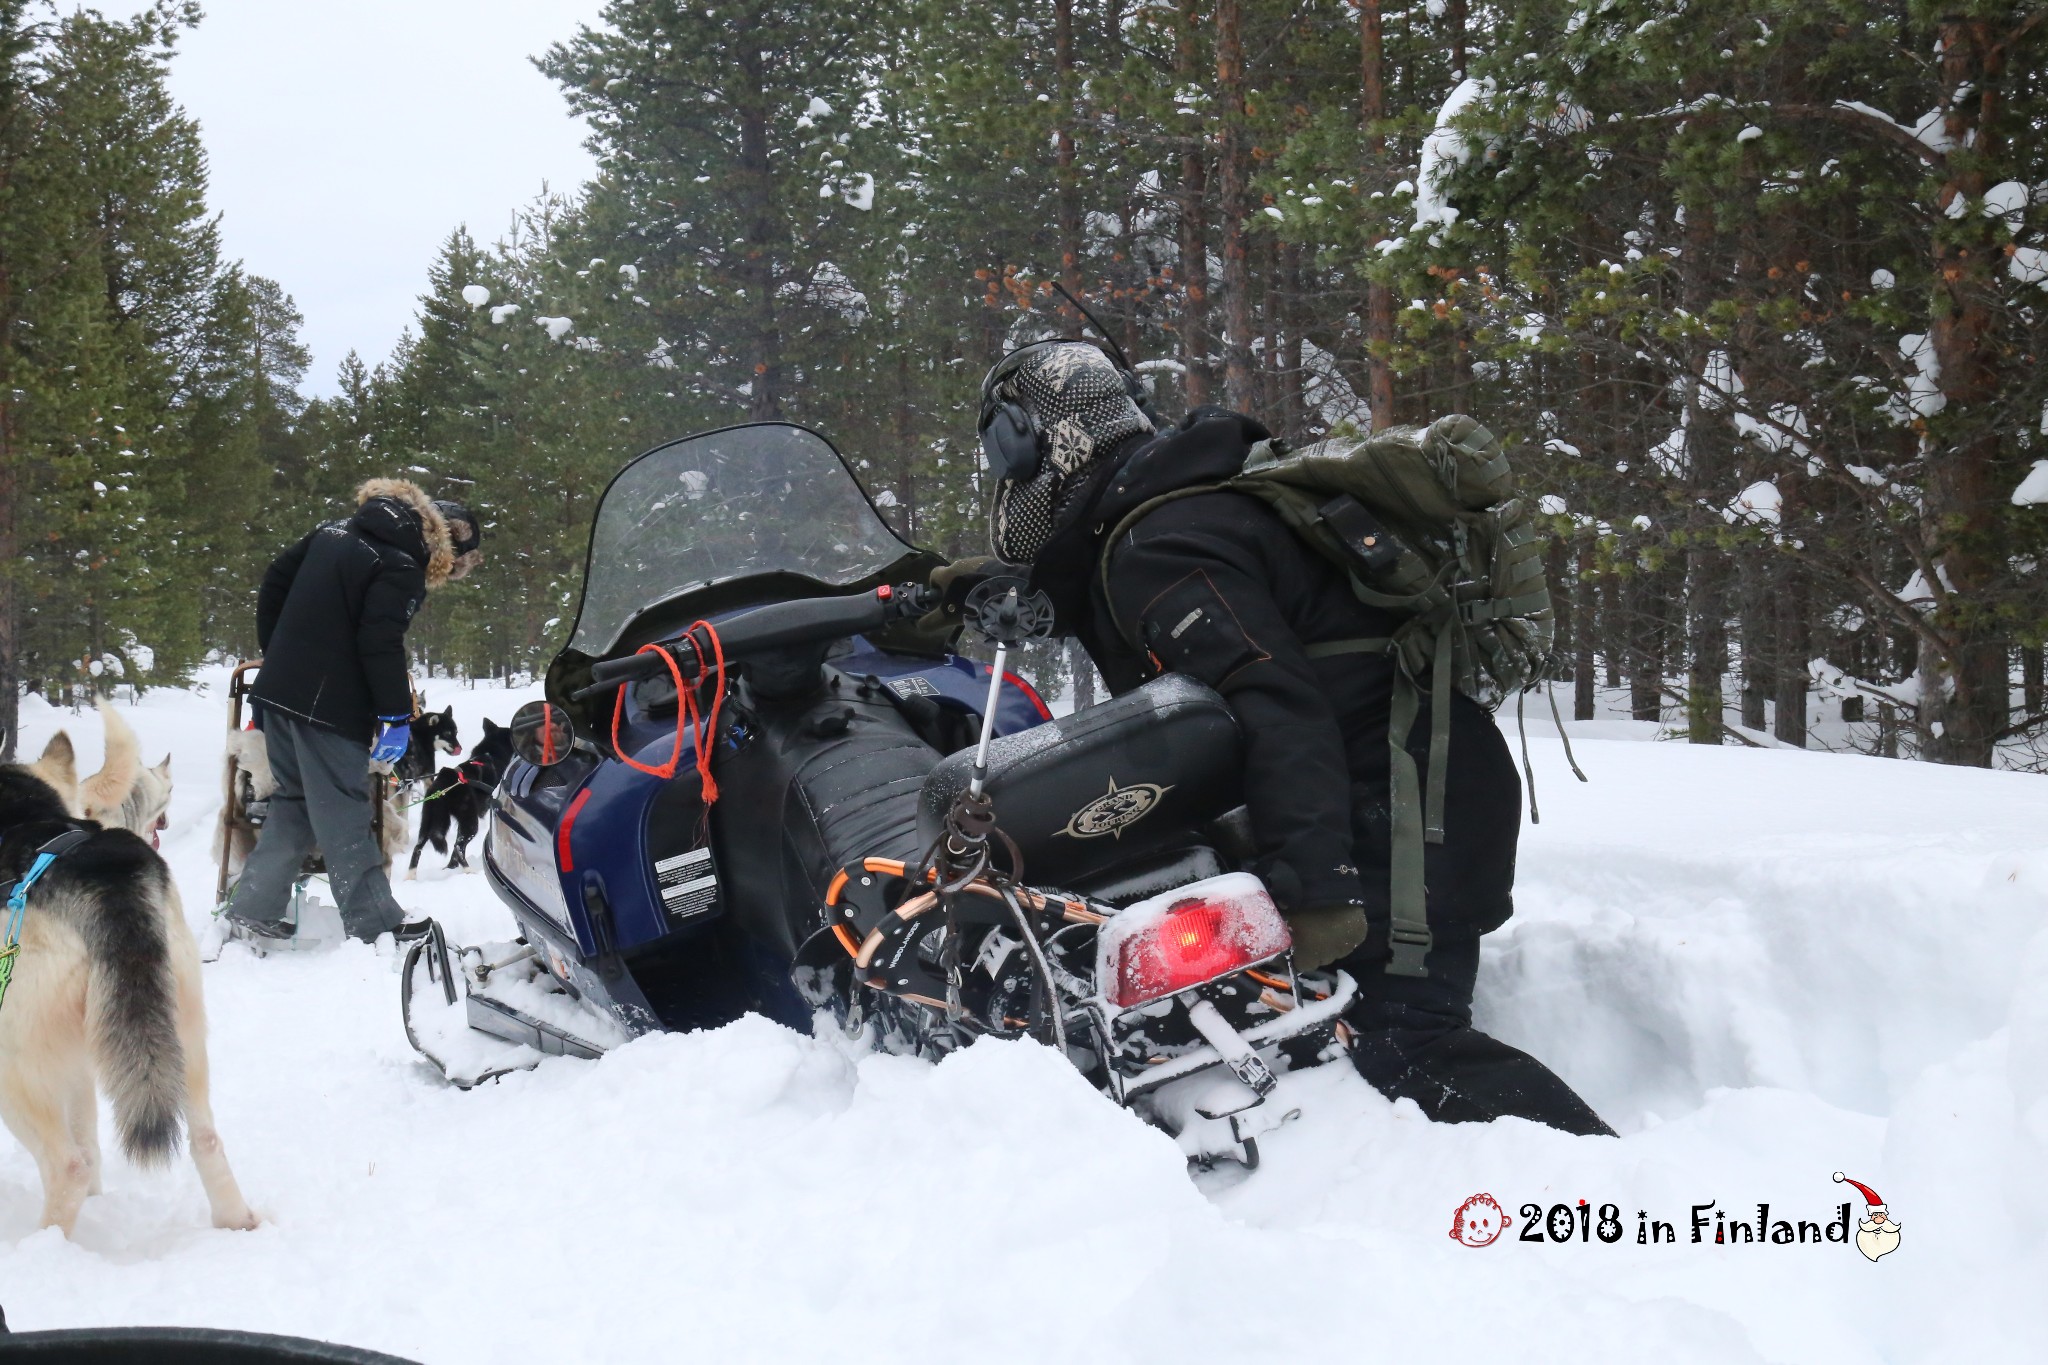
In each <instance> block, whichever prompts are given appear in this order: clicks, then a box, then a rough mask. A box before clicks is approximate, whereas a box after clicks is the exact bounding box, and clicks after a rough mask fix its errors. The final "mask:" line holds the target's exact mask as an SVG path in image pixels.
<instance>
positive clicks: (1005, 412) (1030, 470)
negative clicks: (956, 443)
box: [981, 340, 1060, 483]
mask: <svg viewBox="0 0 2048 1365" xmlns="http://www.w3.org/2000/svg"><path fill="white" fill-rule="evenodd" d="M1059 344H1060V342H1058V341H1057V340H1054V341H1033V342H1028V343H1026V344H1025V345H1022V346H1019V347H1018V348H1017V349H1016V350H1014V351H1012V352H1010V353H1009V354H1008V355H1006V356H1004V357H1003V358H1002V359H1001V360H998V361H997V362H996V363H995V364H994V365H992V366H990V367H989V372H988V377H987V378H986V379H983V380H982V381H981V453H982V454H983V455H985V456H987V457H988V467H989V472H990V473H992V474H994V475H995V476H996V478H998V479H1007V480H1009V481H1011V482H1013V483H1022V482H1024V481H1025V480H1027V479H1030V478H1032V477H1033V476H1034V475H1036V474H1037V473H1038V467H1039V465H1040V464H1042V463H1043V462H1044V460H1045V442H1044V440H1043V439H1042V438H1041V435H1040V432H1039V430H1038V423H1037V422H1036V421H1034V420H1033V419H1032V416H1031V414H1030V413H1029V412H1027V411H1026V410H1025V408H1024V405H1023V404H1022V403H1019V402H1018V401H1017V400H1016V399H1014V398H1005V397H1003V396H1001V394H1000V393H999V392H998V390H1000V389H1001V387H1002V384H1003V381H1004V380H1006V379H1008V378H1009V377H1010V376H1011V375H1013V374H1015V373H1016V372H1017V371H1018V370H1019V369H1020V368H1022V366H1023V364H1024V358H1025V357H1026V356H1029V355H1030V354H1031V353H1032V352H1034V351H1039V350H1042V349H1044V348H1045V347H1047V346H1057V345H1059Z"/></svg>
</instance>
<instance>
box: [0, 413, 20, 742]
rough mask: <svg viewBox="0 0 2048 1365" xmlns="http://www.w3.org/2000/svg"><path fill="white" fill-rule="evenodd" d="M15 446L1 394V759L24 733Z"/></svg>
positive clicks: (9, 416)
mask: <svg viewBox="0 0 2048 1365" xmlns="http://www.w3.org/2000/svg"><path fill="white" fill-rule="evenodd" d="M15 459H16V454H15V449H14V404H13V403H12V402H11V401H9V400H8V398H7V397H6V396H5V395H0V763H12V762H14V759H15V750H16V744H15V740H16V738H17V736H18V735H19V734H20V733H21V633H20V632H21V617H20V598H19V597H18V596H17V595H16V589H15V583H14V576H15V574H16V573H17V572H18V571H19V569H20V561H19V555H20V548H21V547H20V545H19V543H18V542H17V541H16V539H15V522H14V517H15V495H16V489H17V488H18V486H19V485H18V483H17V473H16V469H15Z"/></svg>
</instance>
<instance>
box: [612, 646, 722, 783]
mask: <svg viewBox="0 0 2048 1365" xmlns="http://www.w3.org/2000/svg"><path fill="white" fill-rule="evenodd" d="M699 627H702V628H703V631H704V634H705V637H706V641H705V643H708V644H709V645H710V647H711V656H712V660H713V662H712V667H711V674H710V677H709V678H708V679H707V680H706V681H708V682H709V683H710V686H711V709H710V711H709V713H708V714H707V713H706V712H705V711H704V710H703V709H702V703H701V702H700V701H699V700H698V697H697V688H695V687H689V686H686V685H685V684H684V682H683V670H682V668H681V666H680V665H678V664H677V663H676V660H675V655H673V654H671V653H670V652H669V651H668V650H666V649H663V648H662V647H661V646H660V645H658V644H654V645H642V646H641V647H640V648H639V649H638V650H636V651H634V652H635V653H639V654H646V653H648V652H649V651H653V652H656V653H658V654H660V655H661V659H662V662H663V663H665V664H667V665H668V671H669V676H670V677H671V678H673V679H675V684H676V742H675V747H674V748H673V749H671V750H670V751H669V756H668V762H666V763H664V764H662V765H661V766H659V767H649V766H648V765H647V764H645V763H642V762H640V761H639V760H638V759H636V758H634V757H633V756H632V755H631V754H629V753H627V752H626V749H625V746H624V745H623V744H622V743H621V742H620V740H619V724H620V722H621V721H622V720H623V719H624V717H625V714H626V689H625V688H623V687H621V688H620V689H619V691H618V695H617V697H616V698H615V699H614V700H613V702H612V752H613V753H615V754H617V755H618V756H619V761H620V762H621V763H624V764H625V765H626V766H627V767H629V768H632V769H634V770H635V771H637V772H643V773H646V774H647V775H648V776H650V777H658V778H661V779H662V780H663V781H664V782H665V781H667V780H668V779H670V778H672V777H674V776H675V775H676V769H677V768H678V767H679V766H681V764H682V758H683V734H684V732H685V730H687V731H688V732H689V736H690V743H691V745H692V747H693V748H695V749H696V751H697V779H698V781H699V783H700V784H701V785H702V788H703V795H704V804H705V805H706V806H709V805H711V804H712V803H713V802H715V801H717V800H718V783H717V782H716V781H715V780H713V778H712V776H711V740H712V738H713V737H714V736H715V735H716V734H717V732H718V712H719V708H720V707H721V706H722V705H724V702H725V643H724V641H722V640H720V639H719V638H718V629H717V627H715V626H713V625H712V624H711V623H710V622H709V621H697V622H694V623H692V624H691V626H690V628H689V629H688V630H686V631H684V632H683V638H684V639H685V640H688V641H689V642H690V643H691V644H692V645H695V646H696V648H697V657H698V658H699V659H700V660H701V659H702V658H703V657H704V644H700V643H699V642H698V640H697V630H698V628H699ZM700 685H701V684H700Z"/></svg>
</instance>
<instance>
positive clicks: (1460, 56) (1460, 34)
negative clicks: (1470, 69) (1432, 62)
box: [1444, 0, 1465, 81]
mask: <svg viewBox="0 0 2048 1365" xmlns="http://www.w3.org/2000/svg"><path fill="white" fill-rule="evenodd" d="M1444 27H1445V28H1447V29H1449V30H1450V40H1451V79H1452V80H1454V81H1462V80H1464V79H1465V0H1450V3H1449V4H1447V5H1446V6H1445V7H1444Z"/></svg>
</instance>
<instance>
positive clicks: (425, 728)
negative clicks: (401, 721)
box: [391, 706, 462, 782]
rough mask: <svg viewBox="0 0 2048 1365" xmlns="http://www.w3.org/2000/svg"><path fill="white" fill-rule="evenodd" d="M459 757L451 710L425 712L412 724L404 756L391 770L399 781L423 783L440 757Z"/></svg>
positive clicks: (460, 749) (459, 749)
mask: <svg viewBox="0 0 2048 1365" xmlns="http://www.w3.org/2000/svg"><path fill="white" fill-rule="evenodd" d="M443 754H446V755H447V756H448V757H450V758H457V757H460V756H461V754H462V741H461V740H460V739H459V738H458V737H457V735H456V728H455V708H454V707H452V706H451V707H449V708H448V709H447V710H445V711H428V712H425V713H424V714H422V715H421V716H420V717H419V718H418V719H417V720H415V721H413V723H412V735H411V742H410V743H409V745H408V746H407V748H406V751H405V757H404V758H401V759H399V760H398V764H397V766H396V767H394V768H393V769H392V770H391V771H392V773H393V775H395V776H396V777H397V778H398V780H399V781H400V782H424V781H426V780H427V779H428V778H430V777H432V776H433V775H434V769H436V768H438V767H439V766H440V765H441V756H442V755H443Z"/></svg>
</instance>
